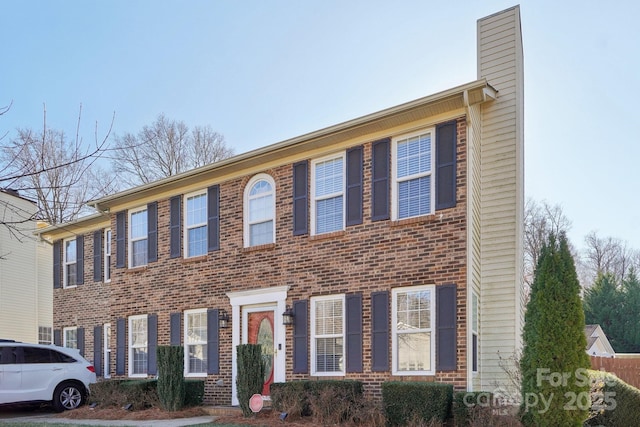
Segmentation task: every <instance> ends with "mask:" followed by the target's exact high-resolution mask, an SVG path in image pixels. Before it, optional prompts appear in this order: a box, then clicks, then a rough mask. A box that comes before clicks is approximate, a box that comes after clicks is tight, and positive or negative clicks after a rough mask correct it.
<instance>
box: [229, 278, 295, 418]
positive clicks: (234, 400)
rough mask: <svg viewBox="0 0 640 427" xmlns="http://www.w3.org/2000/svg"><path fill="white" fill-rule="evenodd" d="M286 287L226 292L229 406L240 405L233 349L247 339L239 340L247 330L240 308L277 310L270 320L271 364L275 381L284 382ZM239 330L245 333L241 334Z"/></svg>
mask: <svg viewBox="0 0 640 427" xmlns="http://www.w3.org/2000/svg"><path fill="white" fill-rule="evenodd" d="M288 290H289V286H275V287H271V288H260V289H251V290H248V291H238V292H228V293H227V297H229V302H230V304H231V376H232V378H231V384H232V386H231V390H232V392H231V404H232V405H234V406H237V405H239V402H238V395H237V390H236V375H237V372H238V362H237V360H236V359H237V355H236V347H237V346H238V345H239V344H240V343H241V342H246V337H244V338H243V337H242V333H244V334H245V335H246V327H245V325H244V322H245V319H244V316H241V312H242V310H241V309H242V307H245V306H246V307H251V306H266V305H270V306H275V307H276V310H275V313H274V319H273V329H274V339H275V340H276V341H275V342H274V345H275V346H276V348H277V349H278V350H277V352H276V353H275V357H274V361H273V365H274V378H273V381H274V382H284V381H285V369H286V359H285V356H286V354H287V352H286V350H287V348H286V340H285V337H286V329H285V326H284V325H283V324H282V318H281V316H282V313H284V311H285V310H286V303H287V291H288ZM241 331H244V332H242V333H241Z"/></svg>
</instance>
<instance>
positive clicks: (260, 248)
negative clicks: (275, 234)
mask: <svg viewBox="0 0 640 427" xmlns="http://www.w3.org/2000/svg"><path fill="white" fill-rule="evenodd" d="M275 248H276V244H275V243H265V244H264V245H256V246H248V247H246V248H242V253H248V252H256V251H266V250H271V249H275Z"/></svg>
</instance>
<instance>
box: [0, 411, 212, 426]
mask: <svg viewBox="0 0 640 427" xmlns="http://www.w3.org/2000/svg"><path fill="white" fill-rule="evenodd" d="M216 418H218V417H216V416H214V415H206V416H201V417H192V418H176V419H173V420H144V421H136V420H71V419H68V418H57V417H52V416H51V415H48V414H41V415H33V416H16V417H11V418H9V417H7V418H0V425H3V424H4V425H15V424H17V423H37V424H69V425H74V424H75V425H78V424H82V425H91V426H123V427H124V426H132V427H138V426H148V427H186V426H197V425H201V424H208V423H212V422H213V421H214V420H215V419H216Z"/></svg>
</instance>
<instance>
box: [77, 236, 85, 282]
mask: <svg viewBox="0 0 640 427" xmlns="http://www.w3.org/2000/svg"><path fill="white" fill-rule="evenodd" d="M76 284H78V285H82V284H84V236H77V237H76Z"/></svg>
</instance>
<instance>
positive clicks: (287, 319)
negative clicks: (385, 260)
mask: <svg viewBox="0 0 640 427" xmlns="http://www.w3.org/2000/svg"><path fill="white" fill-rule="evenodd" d="M293 316H294V314H293V310H292V309H291V307H290V306H287V309H286V310H285V311H284V313H282V324H283V325H293Z"/></svg>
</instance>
